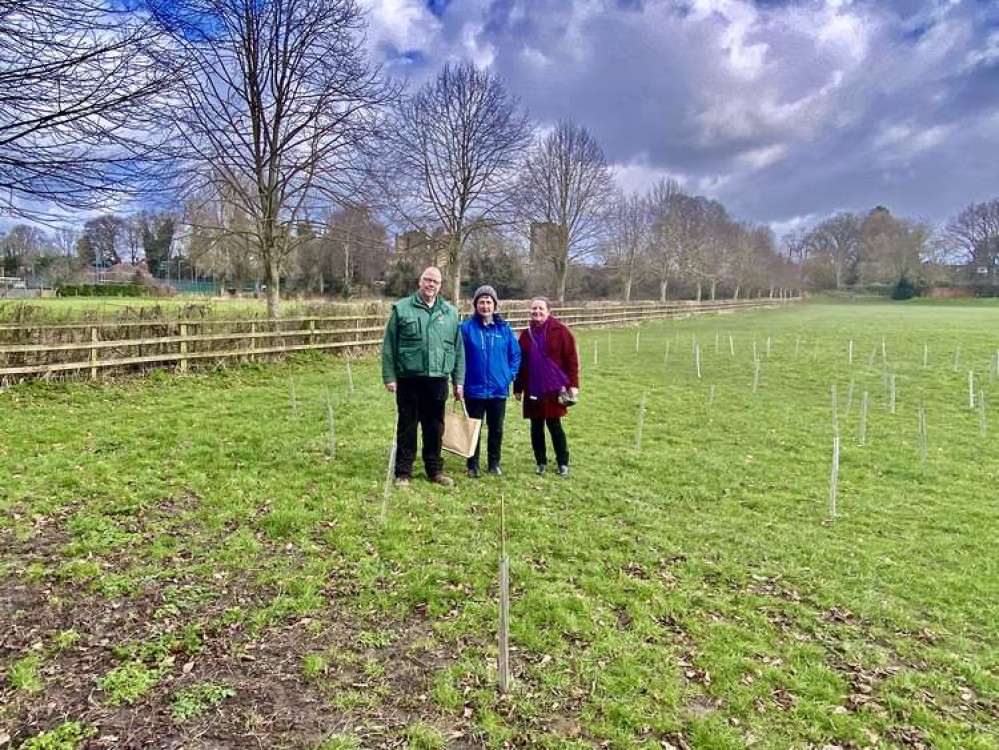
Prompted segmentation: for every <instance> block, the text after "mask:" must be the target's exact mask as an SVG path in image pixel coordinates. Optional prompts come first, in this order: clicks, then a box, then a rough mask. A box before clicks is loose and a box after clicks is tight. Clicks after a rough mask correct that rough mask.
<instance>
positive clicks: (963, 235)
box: [945, 198, 999, 278]
mask: <svg viewBox="0 0 999 750" xmlns="http://www.w3.org/2000/svg"><path fill="white" fill-rule="evenodd" d="M945 233H946V234H945V236H946V238H947V240H948V241H949V244H950V245H951V246H952V247H953V248H954V249H955V250H957V251H959V252H960V253H961V255H962V258H963V260H964V262H965V263H967V264H969V265H974V266H975V267H976V268H977V269H982V270H981V271H978V272H979V273H987V274H989V275H990V276H992V277H993V278H996V277H999V198H993V199H992V200H990V201H987V202H986V203H972V204H971V205H970V206H968V207H967V208H965V209H964V210H963V211H961V213H959V214H958V215H957V216H955V217H954V218H953V219H951V220H950V221H949V222H948V223H947V228H946V230H945Z"/></svg>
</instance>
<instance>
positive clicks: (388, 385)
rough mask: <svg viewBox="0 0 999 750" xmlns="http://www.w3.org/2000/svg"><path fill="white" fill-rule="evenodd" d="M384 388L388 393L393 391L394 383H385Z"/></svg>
mask: <svg viewBox="0 0 999 750" xmlns="http://www.w3.org/2000/svg"><path fill="white" fill-rule="evenodd" d="M385 390H386V391H388V392H389V393H395V383H386V384H385Z"/></svg>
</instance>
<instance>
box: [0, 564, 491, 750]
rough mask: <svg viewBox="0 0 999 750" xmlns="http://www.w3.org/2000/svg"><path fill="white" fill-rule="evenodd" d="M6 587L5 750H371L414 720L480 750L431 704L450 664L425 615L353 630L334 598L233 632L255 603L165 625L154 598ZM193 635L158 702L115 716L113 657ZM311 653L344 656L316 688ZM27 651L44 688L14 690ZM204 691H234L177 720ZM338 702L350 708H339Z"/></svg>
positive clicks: (225, 599)
mask: <svg viewBox="0 0 999 750" xmlns="http://www.w3.org/2000/svg"><path fill="white" fill-rule="evenodd" d="M0 587H2V590H3V592H4V596H3V597H2V599H0V665H2V667H3V670H2V673H0V706H3V708H2V709H0V747H4V746H9V747H17V746H18V745H19V744H20V743H21V742H22V741H24V740H25V739H27V738H29V737H32V736H34V735H36V734H38V733H39V732H41V731H43V730H46V729H52V728H54V727H57V726H59V725H60V724H62V723H63V722H65V721H79V722H82V723H83V724H87V725H90V726H93V727H95V728H96V729H97V730H98V734H97V735H96V736H95V737H93V738H92V739H91V740H89V741H88V742H87V743H86V745H85V747H87V748H110V747H114V748H309V747H315V746H317V745H319V744H321V742H322V741H323V740H324V739H325V738H327V737H329V736H330V735H332V734H335V733H346V734H351V735H354V736H355V737H357V738H358V739H359V740H360V742H361V744H362V746H363V747H366V748H394V747H400V746H404V745H405V744H406V739H405V731H404V730H405V728H406V727H407V726H410V725H412V724H413V723H416V722H425V723H427V724H430V725H433V726H435V727H437V729H438V730H439V731H440V732H441V734H442V735H443V736H444V737H445V738H446V739H447V742H448V746H449V747H455V748H464V747H481V742H480V741H477V740H476V738H475V737H474V736H473V735H472V734H471V728H470V727H471V722H470V717H469V716H457V717H456V716H449V715H445V714H444V713H443V712H441V711H440V710H439V709H438V708H437V707H436V706H435V704H434V703H433V702H432V701H431V700H430V698H429V693H430V690H431V688H432V685H433V680H434V676H435V673H436V672H437V671H438V670H440V669H441V668H443V667H445V666H447V665H448V664H450V662H451V657H450V655H449V653H448V652H447V650H446V649H444V648H443V647H440V646H436V645H434V644H435V639H434V635H433V632H432V629H431V626H430V623H428V622H427V621H426V620H424V619H422V618H419V617H414V618H411V619H409V620H407V621H404V622H396V621H392V622H387V623H373V622H370V621H358V620H357V619H352V618H351V617H350V616H346V615H345V614H344V612H343V610H342V608H341V607H340V606H339V605H338V601H337V598H336V594H335V593H333V592H331V594H330V598H329V600H328V606H327V608H326V609H325V610H324V611H322V612H318V613H316V614H315V616H314V618H304V619H301V620H298V621H296V622H292V623H288V624H282V625H279V626H275V627H271V628H268V629H265V630H264V631H263V632H261V633H260V634H259V635H251V634H249V633H247V632H246V631H244V629H243V628H242V626H241V625H238V624H237V625H231V626H221V625H214V626H212V625H210V623H213V622H214V623H218V622H219V620H218V615H220V614H221V613H222V612H223V611H225V610H226V609H227V608H229V607H233V606H236V605H237V604H238V605H239V606H242V607H244V608H247V607H250V608H252V606H253V605H255V604H256V605H259V604H263V603H264V602H262V601H261V602H253V601H250V600H249V599H248V596H247V595H246V592H236V591H233V590H226V592H225V594H224V595H221V596H217V597H215V598H213V599H212V600H211V601H210V602H209V603H208V604H207V605H205V606H204V607H202V608H200V609H199V610H198V611H197V612H194V613H185V614H184V615H182V616H179V617H172V618H167V619H164V618H162V616H159V615H157V614H155V613H157V610H158V608H159V607H160V606H161V604H162V603H163V596H162V593H161V592H157V591H148V592H146V593H144V594H143V595H142V596H140V597H134V598H125V599H115V600H109V599H104V598H101V597H98V596H94V595H91V594H88V593H84V592H81V591H78V590H72V589H69V588H59V587H52V586H45V585H44V584H34V583H26V582H24V581H23V579H13V580H11V579H8V580H5V581H0ZM320 623H321V624H322V627H317V625H319V624H320ZM185 625H195V626H196V627H197V628H198V629H199V632H200V633H201V643H200V647H196V648H194V649H191V651H193V653H189V652H188V651H187V650H185V649H184V648H183V647H181V646H179V645H176V644H175V645H173V646H171V648H173V649H174V652H173V653H170V654H169V655H168V656H167V657H166V661H165V673H164V675H163V676H162V678H161V679H160V680H159V681H158V682H157V683H156V685H155V686H154V687H153V688H152V689H151V690H150V691H149V692H147V693H146V694H145V695H143V696H141V697H140V698H139V699H138V700H137V701H136V703H135V704H134V705H131V706H121V707H113V706H110V705H108V703H107V698H108V696H107V695H106V694H105V693H104V692H103V691H101V690H100V689H99V687H98V684H97V682H98V680H99V679H100V678H101V677H104V676H105V675H106V674H107V673H108V672H109V671H110V670H112V669H114V668H115V667H117V666H119V665H120V664H121V663H122V662H121V659H120V653H119V654H117V655H116V653H115V647H118V648H119V649H120V648H121V647H122V646H127V645H128V644H137V645H141V644H149V643H154V642H156V639H157V638H160V639H161V641H162V636H164V635H170V634H176V633H178V632H180V631H181V629H182V628H183V627H184V626H185ZM67 630H74V631H76V633H78V634H79V638H78V639H77V640H76V641H75V643H73V644H72V645H70V646H68V647H65V648H63V649H62V650H59V649H57V648H55V647H54V646H53V644H54V643H55V636H56V634H57V633H59V632H61V631H67ZM374 631H377V632H378V633H380V634H383V638H382V639H381V640H379V645H377V646H369V645H364V644H365V643H369V642H370V640H371V639H370V638H368V639H365V638H362V634H364V633H371V632H374ZM315 652H323V653H330V654H338V655H339V657H334V658H330V660H329V666H328V669H327V670H326V671H325V673H324V674H322V675H319V676H311V677H309V678H307V677H305V676H304V675H303V670H302V663H303V658H304V657H305V656H306V655H307V654H309V653H315ZM32 653H37V654H39V655H40V656H41V667H40V669H39V676H40V677H41V678H42V680H43V687H42V689H41V690H39V691H36V692H26V691H24V690H14V689H13V687H12V686H11V684H10V681H9V679H7V678H8V675H9V670H10V667H11V665H12V664H13V663H14V662H15V661H16V660H18V659H21V658H23V657H24V656H25V655H28V654H32ZM373 664H374V665H377V668H376V669H374V670H372V669H371V665H373ZM372 675H374V676H372ZM205 682H209V683H212V684H215V685H219V686H224V687H227V688H230V689H231V690H232V691H233V694H232V695H231V696H230V697H226V698H225V699H224V700H223V701H222V702H221V703H220V704H219V705H218V706H217V707H215V708H214V709H212V710H210V711H208V712H207V714H206V715H205V716H202V717H200V718H192V719H188V720H187V721H183V722H181V721H178V720H176V719H175V718H174V716H173V714H172V712H171V702H172V700H173V699H174V696H175V695H176V693H177V692H178V691H179V690H183V689H186V688H190V687H192V686H194V685H196V684H199V683H205ZM343 696H348V697H349V698H350V701H345V700H338V698H341V697H343ZM355 704H356V707H355ZM4 739H6V742H4Z"/></svg>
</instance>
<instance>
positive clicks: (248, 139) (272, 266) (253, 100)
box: [0, 0, 996, 315]
mask: <svg viewBox="0 0 999 750" xmlns="http://www.w3.org/2000/svg"><path fill="white" fill-rule="evenodd" d="M364 22H365V17H364V11H363V10H362V8H361V6H360V5H359V4H358V2H357V1H356V0H135V2H132V3H129V4H127V6H123V5H121V4H120V3H117V2H115V0H61V2H59V3H50V2H48V0H4V2H3V3H2V4H0V46H2V47H3V48H4V49H5V55H4V57H3V59H2V61H0V208H5V209H7V211H8V212H9V213H12V214H14V215H17V216H22V217H28V218H46V217H45V216H42V214H44V213H45V212H46V211H49V210H62V209H64V208H66V207H71V208H98V209H101V208H104V207H106V206H108V205H112V204H118V203H121V202H122V201H123V200H125V199H126V198H132V199H134V200H140V199H141V200H143V201H144V202H145V205H152V202H153V201H154V200H155V199H160V200H162V201H164V202H166V203H169V204H170V209H171V210H170V212H163V211H150V212H147V213H145V214H139V215H138V216H133V217H132V218H123V217H121V216H116V215H114V214H111V213H105V214H104V215H101V216H99V217H98V218H96V219H93V220H91V221H90V222H87V224H86V226H84V228H83V229H82V231H81V233H80V236H79V237H78V238H77V239H76V241H75V243H74V250H75V252H76V254H77V255H78V256H79V257H80V258H82V259H83V260H84V261H85V262H88V263H93V264H96V265H98V266H100V265H106V264H108V263H110V262H114V261H116V260H120V259H122V258H128V259H131V260H135V259H136V258H137V257H139V255H140V254H141V256H142V257H143V258H145V260H146V263H147V264H148V265H149V267H150V270H151V271H153V272H154V273H155V272H156V271H157V270H158V269H159V268H160V267H162V266H163V264H164V263H165V261H166V259H167V258H169V257H170V253H171V252H172V253H174V254H175V255H176V254H178V253H179V254H182V255H183V256H184V257H185V258H186V259H187V260H188V262H189V264H190V265H191V266H192V267H193V266H194V265H195V264H196V265H197V267H198V268H200V269H203V270H204V271H205V272H206V273H211V274H212V275H215V276H217V277H222V278H225V279H227V280H229V281H230V282H231V283H232V285H233V286H236V287H237V288H238V287H239V286H240V285H241V282H242V281H243V280H245V279H251V278H253V279H256V278H260V277H262V280H263V282H264V284H265V285H266V288H267V295H268V305H269V310H270V312H271V314H274V315H276V314H277V301H278V295H279V292H280V284H281V280H282V279H286V280H287V279H295V280H296V281H297V283H298V284H299V285H300V286H302V287H303V288H308V287H311V288H312V289H314V290H317V291H328V290H329V289H330V288H331V282H332V281H333V280H337V283H339V285H340V288H341V289H345V290H347V291H349V290H350V288H351V286H352V285H354V284H359V283H361V284H363V283H369V282H370V281H371V280H373V279H374V278H377V277H378V276H379V275H384V273H385V267H384V266H385V258H386V255H387V251H386V245H387V242H386V239H387V230H386V229H385V227H386V226H392V227H395V228H398V229H400V230H403V229H408V228H422V229H424V230H426V231H427V232H428V233H429V234H431V235H435V236H436V237H437V238H438V240H437V241H439V242H441V243H442V244H443V245H444V249H445V252H444V253H443V258H442V261H443V262H442V265H443V266H444V269H445V273H446V275H447V277H448V283H449V284H450V285H451V286H450V291H451V293H452V294H453V295H455V296H457V295H459V294H460V291H461V289H462V279H463V275H464V273H465V272H466V270H468V269H469V264H472V266H473V267H474V268H473V269H472V270H475V269H478V270H479V271H481V269H483V268H486V267H488V266H489V263H490V262H492V263H493V266H495V265H496V264H495V262H494V260H495V259H493V260H490V255H489V252H487V251H486V250H485V249H487V248H491V247H502V248H505V249H504V250H503V252H504V253H505V254H504V255H502V256H496V257H497V258H500V257H502V258H510V257H513V256H512V255H511V253H510V251H509V249H508V246H509V245H510V244H511V243H512V244H513V245H514V246H515V247H519V248H525V247H530V250H529V252H530V254H531V257H532V259H533V260H535V261H536V262H538V261H540V266H539V265H538V264H537V263H536V264H535V265H534V266H533V268H532V272H531V276H532V278H529V279H527V280H526V281H525V284H526V286H531V283H529V282H532V279H533V280H536V279H537V278H538V277H539V276H543V277H544V279H545V281H546V282H547V283H548V284H549V285H550V286H549V287H548V288H549V289H550V292H551V293H553V294H554V296H555V297H557V298H558V299H559V300H562V299H564V297H565V295H566V289H567V284H568V283H569V280H570V270H571V269H572V267H573V266H577V267H579V266H580V265H581V264H585V266H586V267H587V268H592V267H593V266H594V265H597V264H602V268H603V270H604V273H603V274H602V278H603V280H604V282H606V279H607V278H609V277H610V275H611V274H613V276H614V279H615V282H616V283H619V284H620V290H621V294H622V295H623V296H624V297H625V298H629V297H631V296H632V295H633V294H635V293H636V290H639V291H640V293H641V294H642V295H646V294H650V293H652V294H655V296H658V297H659V298H661V299H664V298H665V297H666V295H667V294H669V293H671V290H673V291H676V290H682V291H683V292H684V293H690V294H692V295H693V296H697V297H701V296H713V295H715V294H718V293H719V289H722V290H724V291H725V293H730V294H733V295H739V294H744V293H746V291H747V290H750V289H754V290H756V289H761V288H766V287H769V286H772V285H782V286H792V285H795V282H796V279H797V278H798V277H797V276H796V274H797V272H798V271H799V270H800V271H802V272H803V274H804V278H806V279H807V280H808V281H809V282H810V283H811V284H812V285H813V286H817V287H822V286H837V287H838V286H842V285H844V284H849V283H852V282H855V281H867V280H881V281H886V282H888V281H890V280H891V279H893V278H894V279H895V280H897V279H899V278H902V277H904V276H907V275H912V274H917V273H918V272H920V271H921V270H923V269H924V268H925V267H926V263H925V262H924V261H925V259H926V257H927V256H928V255H932V253H933V252H936V251H937V250H938V249H940V248H945V247H947V244H946V243H944V242H942V241H939V242H938V240H939V235H938V234H935V233H932V232H930V231H929V229H928V228H927V227H925V226H923V225H920V224H917V223H914V222H910V221H906V220H900V219H896V218H894V217H892V216H891V215H890V214H889V213H888V212H887V211H878V210H876V211H874V212H873V213H872V214H870V215H868V216H858V215H850V214H843V215H838V216H836V217H833V218H831V219H829V220H828V221H827V222H823V224H821V225H819V226H818V227H816V228H815V229H813V230H811V231H809V232H807V233H804V234H800V235H794V236H791V237H789V238H787V240H786V242H785V244H784V246H783V247H782V248H781V249H780V250H779V251H778V249H777V247H776V243H775V240H774V238H773V236H772V234H771V233H770V232H769V230H768V229H767V228H766V227H762V226H756V225H752V224H747V223H744V222H739V221H737V220H736V219H734V218H733V217H731V216H729V214H728V212H727V211H726V210H725V208H724V206H722V205H721V204H720V203H718V202H717V201H713V200H710V199H707V198H704V197H701V196H696V195H690V194H688V193H686V192H685V191H683V190H682V189H681V188H680V186H679V185H678V184H676V183H675V182H672V181H668V180H667V181H663V182H660V183H659V184H657V185H655V186H654V187H653V188H652V189H651V190H649V191H647V192H645V193H641V194H621V193H620V192H619V191H618V190H617V189H616V187H615V185H614V180H613V175H612V172H611V170H610V167H609V165H608V163H607V160H606V158H605V155H604V153H603V151H602V149H601V148H600V146H599V144H598V143H597V141H596V140H595V138H594V137H593V136H592V134H591V133H589V132H588V130H587V129H586V128H585V127H584V126H582V125H580V124H578V123H573V122H559V123H557V124H556V125H555V126H554V127H552V128H550V129H547V130H545V129H541V128H539V127H538V126H537V124H536V123H533V122H532V121H531V120H530V118H529V116H528V114H527V113H526V111H525V110H524V108H523V107H522V105H521V104H520V102H519V101H518V99H517V98H516V97H515V96H513V95H511V94H510V93H509V92H508V91H507V90H506V88H505V86H504V84H503V82H502V81H501V80H500V79H499V78H498V77H497V76H495V75H494V74H492V73H490V72H488V71H483V70H479V69H477V68H476V67H475V66H473V65H471V64H468V63H459V64H447V65H445V66H444V67H443V68H442V70H441V71H440V72H439V74H438V75H437V76H436V77H434V78H433V79H432V80H430V81H429V82H427V83H426V84H425V85H424V86H422V87H421V88H419V89H418V90H416V91H414V92H409V93H407V92H405V91H403V90H402V88H401V87H400V86H399V85H398V84H396V83H394V82H392V81H390V80H387V79H386V78H385V77H384V76H383V75H382V73H381V71H380V70H379V69H378V68H377V67H376V66H374V65H373V64H372V63H371V62H370V61H369V59H368V58H367V55H366V49H365V46H364V41H363V30H364ZM989 205H991V204H986V205H985V206H984V207H981V206H972V207H969V209H968V211H967V212H966V213H968V216H965V215H964V214H962V215H961V217H958V218H956V219H955V221H954V222H953V224H954V227H952V228H949V229H948V232H949V233H948V234H947V235H946V236H947V237H948V238H950V239H952V240H953V241H954V242H955V243H957V242H958V241H960V243H963V245H961V246H962V247H964V248H965V251H966V253H969V254H970V256H971V257H972V258H973V259H975V262H978V261H979V260H980V259H982V258H985V259H986V260H988V259H989V258H991V259H992V261H993V263H994V258H995V255H996V250H995V240H994V237H995V232H994V228H995V224H996V221H995V218H994V216H993V213H990V212H993V211H994V210H993V209H990V208H989ZM52 206H55V207H56V209H51V207H52ZM48 218H55V217H52V216H49V217H48ZM958 225H960V228H959V227H958ZM962 232H963V233H964V234H962ZM483 238H485V239H483ZM5 242H6V240H5ZM12 242H13V240H12ZM64 244H65V242H61V243H60V245H64ZM6 252H8V251H5V253H6ZM521 252H523V250H521ZM65 255H68V253H67V254H64V256H65ZM5 263H8V264H9V263H10V262H9V261H5ZM477 272H478V271H477ZM577 275H579V276H580V278H583V277H587V280H586V281H585V283H584V284H583V285H584V286H586V285H587V284H589V285H590V287H591V290H592V291H596V287H597V286H599V285H596V284H595V283H593V284H591V282H593V279H592V278H590V276H591V275H590V274H589V272H588V271H587V272H577ZM650 284H654V287H653V288H652V289H651V292H650V290H649V289H648V287H649V286H650ZM390 286H391V285H390ZM332 288H336V284H332ZM533 290H534V291H537V285H536V283H535V285H534V289H533Z"/></svg>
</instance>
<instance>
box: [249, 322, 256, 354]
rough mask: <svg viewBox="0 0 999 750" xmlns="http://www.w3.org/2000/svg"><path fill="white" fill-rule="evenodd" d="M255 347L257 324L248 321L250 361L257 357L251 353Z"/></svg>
mask: <svg viewBox="0 0 999 750" xmlns="http://www.w3.org/2000/svg"><path fill="white" fill-rule="evenodd" d="M256 348H257V324H256V323H250V361H251V362H256V361H257V357H256V355H255V354H254V353H253V352H254V350H256Z"/></svg>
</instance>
